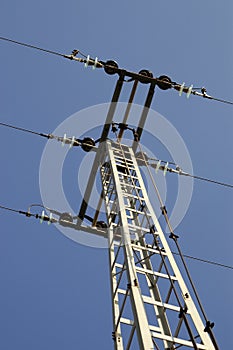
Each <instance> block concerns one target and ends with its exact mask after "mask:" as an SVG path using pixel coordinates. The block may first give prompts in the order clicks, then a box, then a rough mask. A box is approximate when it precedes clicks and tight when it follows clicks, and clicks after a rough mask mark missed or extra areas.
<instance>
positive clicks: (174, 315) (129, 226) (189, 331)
mask: <svg viewBox="0 0 233 350" xmlns="http://www.w3.org/2000/svg"><path fill="white" fill-rule="evenodd" d="M102 147H103V148H104V150H103V152H104V154H105V156H104V159H103V160H102V164H101V167H100V172H101V180H102V186H103V198H104V201H105V206H106V214H107V220H108V227H109V228H108V239H109V257H110V276H111V287H112V306H113V340H114V344H115V349H116V350H122V349H127V350H128V349H134V350H135V349H136V348H135V344H138V346H139V347H138V348H139V349H142V350H149V349H178V348H182V349H190V348H191V349H203V350H204V349H205V350H207V349H208V350H214V349H215V348H214V345H213V343H212V341H211V339H210V337H209V334H208V333H207V332H206V329H205V326H204V324H203V322H202V320H201V318H200V316H199V313H198V311H197V309H196V307H195V305H194V302H193V300H192V296H191V293H190V292H189V290H188V288H187V286H186V284H185V282H184V280H183V278H182V276H181V273H180V271H179V268H178V266H177V264H176V262H175V260H174V257H173V254H172V253H171V250H170V248H169V246H168V243H167V240H166V238H165V235H164V233H163V231H162V229H161V226H160V224H159V222H158V220H157V217H156V215H155V213H154V210H153V208H152V206H151V204H150V201H149V199H148V195H147V192H146V189H145V185H144V182H143V179H142V176H141V173H140V170H139V167H138V164H137V161H136V158H135V155H134V152H133V150H132V148H131V147H128V146H126V145H122V144H121V143H120V142H111V141H106V142H105V144H104V145H102ZM135 334H136V335H137V338H136V336H135ZM135 338H136V339H135ZM135 342H136V343H135Z"/></svg>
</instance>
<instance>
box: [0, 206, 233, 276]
mask: <svg viewBox="0 0 233 350" xmlns="http://www.w3.org/2000/svg"><path fill="white" fill-rule="evenodd" d="M32 206H38V207H42V208H45V209H46V210H47V209H48V210H49V211H50V212H55V213H59V214H60V212H59V211H57V210H53V209H50V208H47V207H44V206H43V205H41V204H32V205H31V206H30V207H29V210H28V211H22V210H16V209H12V208H9V207H6V206H3V205H0V209H4V210H8V211H11V212H14V213H18V214H24V215H26V216H34V217H36V218H37V217H38V214H32V213H31V212H30V208H31V207H32ZM172 253H173V254H174V255H179V253H177V252H172ZM152 255H154V253H152ZM183 256H184V257H185V258H187V259H193V260H197V261H200V262H203V263H206V264H211V265H215V266H219V267H223V268H226V269H230V270H233V266H231V265H226V264H221V263H219V262H216V261H212V260H206V259H202V258H197V257H194V256H192V255H187V254H183Z"/></svg>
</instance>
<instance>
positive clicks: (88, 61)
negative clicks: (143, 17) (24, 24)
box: [0, 37, 233, 105]
mask: <svg viewBox="0 0 233 350" xmlns="http://www.w3.org/2000/svg"><path fill="white" fill-rule="evenodd" d="M0 40H4V41H7V42H10V43H13V44H16V45H21V46H25V47H29V48H31V49H34V50H39V51H43V52H46V53H48V54H52V55H56V56H60V57H63V58H67V59H70V60H75V61H78V62H81V63H85V67H87V66H93V68H104V70H105V72H106V73H107V74H110V75H112V74H115V73H119V72H120V71H122V70H121V69H119V68H118V64H117V63H116V62H114V61H107V62H103V61H99V60H98V58H97V57H96V58H95V59H93V58H91V57H90V55H85V54H83V53H82V52H80V51H79V50H73V51H72V54H71V55H65V54H62V53H61V52H57V51H53V50H48V49H44V48H42V47H39V46H35V45H31V44H27V43H24V42H20V41H16V40H12V39H9V38H6V37H0ZM77 54H80V55H81V56H83V57H85V59H82V58H79V57H76V56H77ZM124 71H125V75H126V76H128V77H130V79H129V80H128V81H133V80H139V81H142V82H146V83H149V82H152V81H156V84H157V85H158V87H160V88H161V89H162V90H167V89H171V88H172V89H175V90H177V91H179V95H180V96H181V95H182V93H186V94H187V98H188V97H189V96H190V95H191V94H192V95H195V96H199V97H203V98H205V99H209V100H214V101H217V102H221V103H225V104H230V105H233V102H231V101H227V100H224V99H220V98H216V97H213V96H210V95H208V94H207V93H206V89H205V88H204V87H203V88H201V92H198V91H197V90H200V88H196V90H195V88H193V85H191V86H190V87H188V86H185V84H184V83H183V84H179V83H176V82H173V81H172V80H171V79H170V78H169V77H167V76H165V75H163V76H161V77H159V78H153V75H151V72H147V71H145V70H143V71H141V72H139V73H134V72H129V71H127V70H124ZM142 72H144V73H142ZM145 72H147V74H145Z"/></svg>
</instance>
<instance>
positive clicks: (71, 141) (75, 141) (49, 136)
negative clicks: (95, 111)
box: [0, 122, 233, 188]
mask: <svg viewBox="0 0 233 350" xmlns="http://www.w3.org/2000/svg"><path fill="white" fill-rule="evenodd" d="M115 124H117V123H115ZM0 126H5V127H7V128H11V129H15V130H19V131H22V132H26V133H30V134H34V135H38V136H41V137H45V138H47V139H56V140H57V141H60V142H63V143H67V144H70V145H71V144H73V145H75V146H81V145H83V146H90V145H89V144H88V143H85V139H84V140H79V139H75V138H74V137H73V138H67V137H66V135H65V136H64V137H60V136H55V135H53V134H45V133H41V132H37V131H33V130H30V129H26V128H21V127H18V126H15V125H11V124H6V123H1V122H0ZM83 141H84V142H83ZM96 142H97V141H96ZM92 149H95V146H94V145H93V146H92ZM144 155H145V154H144ZM145 156H146V155H145ZM136 159H137V160H139V161H141V160H142V158H141V155H139V157H138V158H136ZM148 159H150V160H153V158H148V157H147V156H146V161H147V160H148ZM154 160H156V161H157V162H161V163H166V164H168V165H169V164H171V165H175V163H173V162H166V161H164V160H158V159H155V158H154ZM157 164H158V163H157ZM157 164H148V165H150V166H152V167H153V168H157ZM142 165H144V164H143V163H142ZM159 169H160V170H163V171H164V169H165V166H164V165H160V166H159ZM166 171H167V172H173V173H176V174H178V175H183V176H188V177H192V178H194V179H197V180H201V181H206V182H210V183H214V184H216V185H220V186H224V187H228V188H233V185H231V184H228V183H225V182H221V181H216V180H212V179H209V178H206V177H202V176H198V175H191V174H189V173H186V172H183V171H182V170H181V169H180V168H179V170H175V169H172V168H169V167H167V168H166Z"/></svg>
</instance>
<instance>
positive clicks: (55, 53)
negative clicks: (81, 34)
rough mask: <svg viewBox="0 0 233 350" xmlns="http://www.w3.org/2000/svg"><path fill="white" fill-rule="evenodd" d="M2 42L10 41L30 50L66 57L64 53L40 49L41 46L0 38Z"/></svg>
mask: <svg viewBox="0 0 233 350" xmlns="http://www.w3.org/2000/svg"><path fill="white" fill-rule="evenodd" d="M0 40H4V41H8V42H10V43H13V44H17V45H21V46H25V47H29V48H31V49H34V50H39V51H43V52H47V53H49V54H52V55H57V56H61V57H65V55H64V54H62V53H60V52H57V51H52V50H47V49H44V48H42V47H39V46H35V45H30V44H26V43H23V42H20V41H16V40H12V39H9V38H4V37H0Z"/></svg>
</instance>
